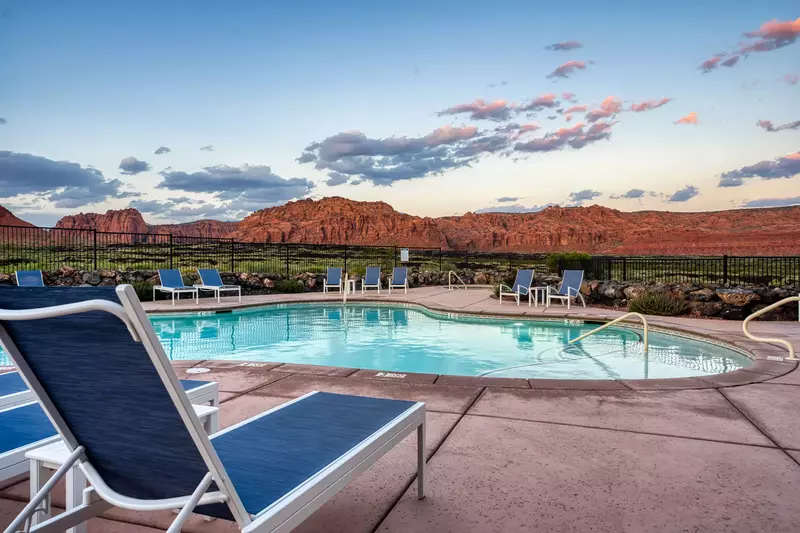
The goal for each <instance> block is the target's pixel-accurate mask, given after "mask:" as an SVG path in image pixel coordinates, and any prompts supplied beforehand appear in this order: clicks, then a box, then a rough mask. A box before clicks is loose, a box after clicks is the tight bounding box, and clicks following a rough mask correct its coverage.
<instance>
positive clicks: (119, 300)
mask: <svg viewBox="0 0 800 533" xmlns="http://www.w3.org/2000/svg"><path fill="white" fill-rule="evenodd" d="M87 332H91V334H87ZM0 345H1V346H2V348H3V350H5V352H6V353H7V354H8V355H9V356H10V358H11V360H12V361H13V362H14V365H15V366H16V367H17V369H18V370H19V372H20V374H21V375H22V377H23V379H24V380H25V382H26V384H27V385H28V387H29V388H30V389H31V390H32V391H33V392H34V394H35V395H36V397H37V399H38V400H39V404H40V405H41V407H42V409H43V410H44V412H45V413H46V415H47V417H48V418H49V419H50V422H51V423H52V424H53V425H54V426H55V429H56V430H57V432H58V435H59V436H60V437H61V438H62V439H63V441H64V443H65V445H66V447H67V449H68V451H69V456H68V457H67V458H66V460H65V462H64V463H63V465H62V466H61V467H60V468H59V469H58V470H57V471H56V473H55V474H54V475H53V477H52V478H51V479H50V481H48V482H47V483H46V484H45V486H44V487H43V488H42V490H41V491H39V492H38V493H37V494H36V496H35V497H34V498H32V499H31V502H30V503H29V504H28V505H27V506H26V507H25V508H24V509H23V510H22V512H21V513H20V514H19V515H18V516H17V518H16V519H15V520H14V521H12V523H11V524H10V525H9V526H8V529H7V530H6V531H8V532H11V531H16V530H17V529H19V528H20V527H21V526H22V525H23V524H24V523H25V521H26V520H27V519H28V518H29V517H30V516H31V515H33V514H34V513H36V512H37V507H38V506H40V504H41V503H42V502H43V501H45V499H46V498H47V496H48V494H49V492H50V491H51V490H52V489H53V487H54V486H55V484H56V483H57V482H58V480H59V479H61V478H63V477H64V475H65V473H66V472H67V471H68V470H69V469H70V468H71V467H73V466H74V465H77V466H78V468H80V470H81V472H82V473H83V475H84V476H85V478H86V480H87V481H88V483H89V485H90V487H89V488H88V489H87V490H86V491H85V492H84V495H83V502H82V504H81V505H78V506H76V507H74V508H72V509H71V510H69V511H66V512H64V513H62V514H59V515H57V516H55V517H53V518H50V519H48V520H47V521H45V522H42V523H41V524H40V525H39V526H37V528H35V529H33V531H35V530H36V529H38V528H45V527H48V528H50V529H51V530H56V529H57V530H64V529H66V528H69V527H74V526H76V525H78V524H81V523H83V522H85V521H86V520H88V519H89V518H91V517H93V516H97V515H99V514H101V513H103V512H104V511H106V510H107V509H109V508H111V507H120V508H123V509H130V510H137V511H158V510H170V509H178V508H179V509H181V510H180V512H179V513H178V515H177V516H176V518H175V521H174V522H173V523H172V525H171V526H170V528H169V529H168V530H167V531H168V533H173V532H178V531H180V529H181V527H182V525H183V524H184V523H185V521H186V519H187V518H188V517H189V516H190V514H191V513H197V514H203V515H207V516H212V517H217V518H220V519H225V520H230V521H234V522H235V523H236V525H237V526H238V529H239V530H240V531H242V532H244V533H255V532H265V531H290V530H291V529H293V528H294V527H296V526H297V525H298V524H300V523H301V522H302V521H303V520H305V519H306V518H307V517H308V516H310V515H311V514H312V513H313V512H314V511H315V510H316V509H318V508H319V507H320V506H321V505H322V504H324V503H325V502H326V501H328V500H329V499H330V498H331V497H333V496H334V495H335V494H336V493H337V492H338V491H339V490H341V489H342V488H343V487H344V486H345V485H346V483H347V482H349V481H350V480H351V479H352V478H353V477H355V476H356V475H357V474H359V473H361V472H363V471H364V470H366V469H367V468H368V467H369V466H370V465H372V464H374V463H375V461H377V459H378V458H380V457H381V456H382V455H383V454H385V453H386V452H387V451H389V450H390V449H391V448H392V447H393V446H395V445H396V444H397V443H399V442H400V441H401V440H403V439H404V438H405V437H406V436H407V435H410V434H411V433H413V432H414V431H415V430H416V432H417V450H418V453H417V461H418V474H417V483H418V491H419V496H420V497H423V496H424V483H425V460H424V441H425V404H424V403H418V402H410V401H402V400H386V399H377V398H365V397H359V396H349V395H341V394H329V393H322V392H312V393H309V394H306V395H305V396H302V397H300V398H297V399H295V400H292V401H289V402H287V403H285V404H283V405H281V406H278V407H276V408H274V409H272V410H269V411H267V412H265V413H262V414H260V415H257V416H255V417H253V418H251V419H249V420H246V421H244V422H241V423H239V424H236V425H233V426H231V427H229V428H227V429H225V430H223V431H220V432H218V433H216V434H214V435H212V436H210V437H209V436H207V435H206V433H205V432H204V431H203V428H202V427H201V425H200V422H199V419H198V418H197V416H196V415H195V413H194V411H193V409H192V407H191V404H190V403H189V399H188V398H187V396H186V394H185V393H184V392H183V389H182V387H181V386H180V383H179V381H178V379H177V377H176V375H175V372H174V370H173V369H172V366H171V365H170V363H169V361H168V360H167V358H166V355H165V354H164V350H163V348H162V347H161V344H160V343H159V342H158V338H157V337H156V334H155V332H154V331H153V328H152V326H151V325H150V322H149V320H148V319H147V316H146V314H145V312H144V309H142V306H141V304H140V303H139V300H138V299H137V297H136V293H135V291H134V290H133V287H131V286H129V285H121V286H118V287H116V288H114V287H93V288H81V289H75V288H60V287H59V288H48V289H34V288H31V289H19V288H15V289H13V290H4V289H0Z"/></svg>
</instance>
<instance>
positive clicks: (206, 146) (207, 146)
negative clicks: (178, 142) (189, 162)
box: [200, 144, 214, 152]
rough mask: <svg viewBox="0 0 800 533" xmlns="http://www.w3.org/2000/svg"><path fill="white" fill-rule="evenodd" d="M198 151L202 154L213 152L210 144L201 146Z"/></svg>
mask: <svg viewBox="0 0 800 533" xmlns="http://www.w3.org/2000/svg"><path fill="white" fill-rule="evenodd" d="M200 150H202V151H203V152H213V151H214V146H213V145H211V144H207V145H205V146H201V147H200Z"/></svg>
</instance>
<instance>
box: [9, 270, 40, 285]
mask: <svg viewBox="0 0 800 533" xmlns="http://www.w3.org/2000/svg"><path fill="white" fill-rule="evenodd" d="M14 275H15V276H16V278H17V285H19V286H20V287H44V276H42V271H41V270H17V271H16V272H14Z"/></svg>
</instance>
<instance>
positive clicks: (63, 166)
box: [0, 151, 137, 208]
mask: <svg viewBox="0 0 800 533" xmlns="http://www.w3.org/2000/svg"><path fill="white" fill-rule="evenodd" d="M122 189H123V184H122V182H121V181H120V180H117V179H114V180H106V179H105V177H104V176H103V173H102V172H100V171H99V170H97V169H94V168H91V167H82V166H80V165H79V164H78V163H72V162H69V161H53V160H52V159H47V158H46V157H40V156H35V155H32V154H27V153H18V152H8V151H0V198H12V197H14V196H18V195H26V194H34V195H38V196H41V197H43V198H44V199H46V200H49V201H51V202H53V203H54V204H55V206H56V207H70V208H74V207H81V206H84V205H88V204H94V203H97V202H102V201H104V200H106V199H107V198H128V197H131V196H135V195H136V194H137V193H134V192H127V191H124V190H122Z"/></svg>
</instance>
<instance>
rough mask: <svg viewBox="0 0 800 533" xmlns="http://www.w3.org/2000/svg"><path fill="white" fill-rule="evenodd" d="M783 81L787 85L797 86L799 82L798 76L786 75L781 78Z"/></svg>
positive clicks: (799, 77)
mask: <svg viewBox="0 0 800 533" xmlns="http://www.w3.org/2000/svg"><path fill="white" fill-rule="evenodd" d="M783 81H785V82H786V83H788V84H789V85H797V82H798V81H800V76H798V75H797V74H787V75H786V76H784V77H783Z"/></svg>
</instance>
